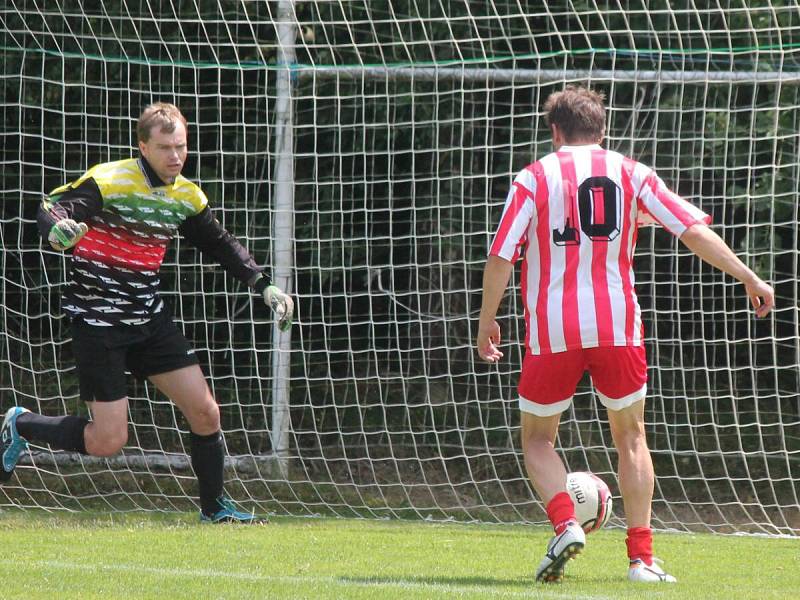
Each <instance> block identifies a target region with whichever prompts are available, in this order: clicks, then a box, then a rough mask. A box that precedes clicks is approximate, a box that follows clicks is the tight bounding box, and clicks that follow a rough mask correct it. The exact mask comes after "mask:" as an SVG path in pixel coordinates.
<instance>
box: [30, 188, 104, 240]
mask: <svg viewBox="0 0 800 600" xmlns="http://www.w3.org/2000/svg"><path fill="white" fill-rule="evenodd" d="M60 189H63V188H59V190H60ZM101 210H103V195H102V193H101V192H100V188H99V187H98V186H97V183H96V182H95V180H94V179H92V178H91V177H89V178H88V179H86V180H85V181H83V182H81V184H80V185H78V186H76V187H72V186H70V187H67V188H66V190H65V191H63V192H60V191H59V192H58V193H53V194H52V195H50V196H48V197H47V198H45V200H44V202H42V204H41V205H40V206H39V212H38V214H37V215H36V223H37V224H38V226H39V234H40V235H41V236H42V237H43V238H44V239H45V240H47V236H48V235H49V234H50V229H51V228H52V227H53V225H55V223H56V221H60V220H61V219H73V220H75V221H78V222H86V221H88V220H89V219H91V218H92V217H93V216H95V215H96V214H98V213H99V212H100V211H101Z"/></svg>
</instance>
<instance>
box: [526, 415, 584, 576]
mask: <svg viewBox="0 0 800 600" xmlns="http://www.w3.org/2000/svg"><path fill="white" fill-rule="evenodd" d="M521 415H522V451H523V454H524V456H525V469H526V470H527V472H528V477H530V479H531V483H532V484H533V487H534V488H535V489H536V492H537V493H538V494H539V497H540V498H541V499H542V502H544V504H545V506H546V507H547V515H548V517H549V518H550V521H551V522H552V523H553V528H554V529H555V532H556V535H555V537H553V539H551V540H550V542H549V543H548V545H547V552H546V554H545V557H544V558H543V559H542V561H541V563H540V564H539V567H538V569H537V570H536V580H537V581H542V582H547V583H559V582H561V580H562V579H563V577H564V568H565V566H566V564H567V562H568V561H569V560H570V559H571V558H574V557H575V556H576V555H577V554H578V553H579V552H580V551H581V550H582V549H583V546H584V545H585V543H586V536H585V534H584V532H583V529H581V527H580V525H578V523H577V520H576V519H575V508H574V506H573V505H572V500H571V499H570V498H569V495H568V494H567V485H566V482H567V470H566V468H565V467H564V463H563V462H562V461H561V458H560V457H559V456H558V454H557V453H556V450H555V440H556V434H557V433H558V423H559V421H560V418H561V415H560V414H558V415H551V416H546V417H540V416H537V415H533V414H530V413H526V412H522V413H521Z"/></svg>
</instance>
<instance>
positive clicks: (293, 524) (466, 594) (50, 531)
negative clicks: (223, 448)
mask: <svg viewBox="0 0 800 600" xmlns="http://www.w3.org/2000/svg"><path fill="white" fill-rule="evenodd" d="M195 519H196V517H195V515H185V514H178V515H155V516H153V515H138V514H137V515H111V514H94V515H86V514H81V515H74V516H73V515H67V516H63V515H59V516H51V515H48V514H46V513H37V512H20V511H6V512H3V513H0V543H1V544H2V548H3V557H2V561H0V573H1V574H2V575H1V576H2V583H1V584H0V598H3V599H4V600H6V599H11V598H25V599H35V598H48V599H50V598H52V599H58V600H68V599H73V598H74V599H81V600H86V599H90V598H98V599H100V598H102V599H103V600H111V599H115V598H120V599H123V598H124V599H126V600H127V599H138V598H153V599H156V598H158V599H159V600H172V599H184V598H185V599H192V600H196V599H206V598H208V599H223V598H224V599H233V598H313V599H322V598H381V599H382V600H383V599H389V598H403V599H405V598H419V599H423V598H424V599H429V598H476V599H477V598H560V599H579V598H586V599H593V600H601V599H602V600H605V599H616V598H664V599H669V598H691V599H692V600H700V599H704V598H719V599H725V600H729V599H731V598H737V599H747V598H754V599H756V598H757V599H759V600H764V599H766V598H781V599H784V598H796V597H798V595H800V589H799V588H800V543H799V542H798V541H797V540H792V539H765V538H752V537H723V536H714V535H678V534H675V535H670V534H662V535H658V536H657V537H656V553H657V554H658V555H659V556H661V558H663V559H665V561H666V567H667V570H668V571H669V572H671V573H673V574H675V575H676V576H677V577H678V580H679V582H678V584H676V585H673V586H655V587H654V586H647V585H645V586H642V585H638V586H636V585H632V584H629V583H628V582H627V581H626V580H625V573H626V567H627V561H626V558H625V550H624V548H625V545H624V533H623V532H622V531H619V530H611V531H601V532H598V533H593V534H592V535H591V536H590V538H589V544H588V545H587V547H586V550H585V551H584V554H583V555H582V556H581V557H580V558H579V559H578V560H577V561H573V562H572V563H571V564H570V566H569V568H568V570H567V577H566V578H565V582H564V583H563V584H562V585H549V586H542V585H537V584H535V583H534V580H533V572H534V569H535V567H536V565H537V564H538V562H539V559H540V558H541V555H542V553H543V551H544V546H545V544H546V543H547V540H548V539H549V537H550V533H549V531H548V530H547V529H545V528H534V527H523V526H478V525H457V524H432V523H419V522H375V521H358V520H333V519H289V518H276V519H273V521H272V522H271V523H269V524H266V525H258V526H236V525H200V524H199V523H197V522H196V520H195Z"/></svg>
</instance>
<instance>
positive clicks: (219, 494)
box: [149, 365, 256, 523]
mask: <svg viewBox="0 0 800 600" xmlns="http://www.w3.org/2000/svg"><path fill="white" fill-rule="evenodd" d="M149 379H150V381H152V382H153V384H154V385H155V386H156V387H157V388H158V389H159V390H160V391H161V392H162V393H164V394H165V395H166V396H167V397H168V398H169V399H170V400H172V402H174V403H175V405H176V406H177V407H178V408H179V409H180V411H181V412H182V413H183V415H184V416H185V417H186V420H187V421H189V427H190V429H191V431H192V433H191V459H192V468H193V469H194V472H195V475H196V476H197V483H198V485H199V488H200V518H201V520H202V521H205V522H212V523H222V522H238V523H243V522H247V523H249V522H253V521H255V520H256V519H255V516H254V515H253V514H252V513H246V512H242V511H240V510H238V509H237V508H236V506H235V505H234V503H233V502H232V501H231V500H230V499H229V498H226V497H225V496H224V495H223V471H224V466H225V447H224V444H223V441H222V432H221V431H220V418H219V406H217V403H216V401H215V400H214V396H213V394H212V393H211V390H210V389H209V387H208V384H207V383H206V380H205V377H204V376H203V371H202V370H201V369H200V367H199V366H198V365H191V366H188V367H184V368H182V369H176V370H174V371H170V372H168V373H160V374H158V375H151V376H150V377H149Z"/></svg>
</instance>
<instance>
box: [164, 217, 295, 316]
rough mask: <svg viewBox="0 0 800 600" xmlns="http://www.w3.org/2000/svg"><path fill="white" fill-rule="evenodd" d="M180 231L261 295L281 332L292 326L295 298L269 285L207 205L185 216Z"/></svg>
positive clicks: (248, 255) (249, 256)
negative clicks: (198, 211) (195, 213)
mask: <svg viewBox="0 0 800 600" xmlns="http://www.w3.org/2000/svg"><path fill="white" fill-rule="evenodd" d="M179 231H180V233H181V235H183V237H184V238H186V240H187V241H188V242H189V243H191V244H192V245H193V246H194V247H195V248H197V249H198V250H200V252H202V253H204V254H208V255H209V256H210V257H212V258H213V259H214V260H215V261H216V262H218V263H219V264H220V265H221V266H222V268H223V269H225V270H226V271H227V272H228V273H230V274H231V275H232V276H233V277H235V278H236V279H238V280H239V281H241V282H242V283H244V284H246V285H248V286H249V287H251V288H252V289H253V290H254V291H255V292H256V293H257V294H259V295H260V296H262V297H263V298H264V302H266V304H267V306H269V307H270V308H271V309H272V310H273V311H274V312H275V316H276V317H277V320H278V328H279V329H280V330H281V331H286V330H287V329H289V328H290V327H291V326H292V317H293V315H294V301H293V300H292V298H291V296H289V295H288V294H286V293H285V292H283V291H282V290H281V289H280V288H278V287H277V286H275V285H271V284H270V281H269V279H268V278H267V277H265V276H264V273H263V269H261V267H259V266H258V265H257V264H256V262H255V260H253V257H252V256H251V255H250V252H248V250H247V248H245V247H244V246H243V245H242V244H241V243H240V242H239V240H237V239H236V238H235V237H234V236H232V235H231V234H230V233H228V231H226V230H225V228H224V227H222V225H221V224H220V222H219V221H217V219H216V218H214V215H213V213H212V212H211V209H210V208H209V207H208V206H206V207H205V208H203V210H202V211H200V213H198V214H197V215H194V216H192V217H189V218H187V219H186V220H185V221H184V222H183V223H182V224H181V226H180V228H179Z"/></svg>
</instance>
